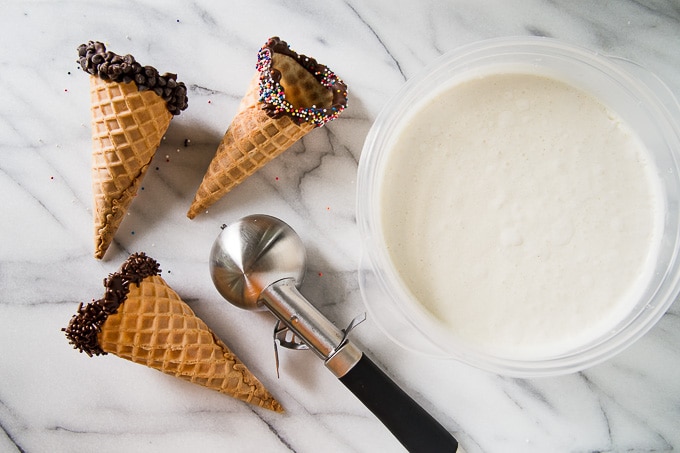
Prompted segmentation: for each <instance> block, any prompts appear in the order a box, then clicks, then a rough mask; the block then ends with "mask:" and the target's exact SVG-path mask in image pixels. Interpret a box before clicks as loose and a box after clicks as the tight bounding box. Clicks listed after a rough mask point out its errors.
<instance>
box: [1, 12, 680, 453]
mask: <svg viewBox="0 0 680 453" xmlns="http://www.w3.org/2000/svg"><path fill="white" fill-rule="evenodd" d="M511 35H541V36H551V37H555V38H559V39H562V40H565V41H568V42H572V43H575V44H580V45H583V46H587V47H589V48H591V49H593V50H596V51H598V52H601V53H603V54H608V55H616V56H620V57H624V58H628V59H631V60H633V61H636V62H638V63H640V64H642V65H644V66H646V67H648V68H649V69H650V70H652V71H654V72H655V73H656V74H657V75H658V76H659V77H661V78H662V79H663V80H664V81H665V82H666V83H667V84H668V85H669V86H670V87H671V89H672V90H673V91H674V92H675V93H676V94H678V95H680V53H678V51H677V50H678V48H679V45H680V4H679V3H678V2H677V0H672V1H661V0H659V1H649V2H637V1H630V0H622V1H619V2H590V1H572V2H567V1H564V2H555V1H550V0H533V1H530V2H521V3H520V2H505V1H502V0H493V1H487V2H471V1H458V0H428V1H424V2H411V1H407V0H397V1H394V0H393V1H387V0H372V1H370V2H360V1H354V0H347V1H342V2H341V1H337V2H336V1H333V2H314V3H312V2H304V1H300V2H288V1H270V0H262V1H260V2H250V1H229V2H210V1H207V0H197V1H194V2H182V1H178V0H170V1H164V2H160V1H153V0H144V1H139V2H120V1H119V2H74V1H64V2H33V1H12V0H9V1H7V0H6V1H3V2H2V12H1V13H0V37H1V41H2V43H3V44H2V46H0V87H2V96H1V99H2V100H1V102H0V156H2V157H1V158H0V206H1V207H2V216H0V234H1V237H2V245H1V246H0V359H1V361H0V451H3V452H12V451H18V452H40V451H50V452H62V451H63V452H78V451H83V452H85V451H101V452H118V451H145V452H148V451H187V450H192V451H205V452H209V451H267V452H286V451H294V452H298V453H303V452H317V451H329V452H330V451H332V452H344V451H362V452H373V451H382V452H387V451H402V447H401V445H400V444H399V443H398V442H397V441H396V439H395V438H394V437H393V436H392V435H391V434H390V433H389V432H388V431H387V430H386V429H385V428H384V427H383V426H382V425H381V423H380V422H379V421H378V420H377V419H376V418H375V417H374V416H373V415H372V414H371V413H370V412H369V411H368V410H367V409H366V408H365V407H364V406H363V405H362V404H361V403H360V402H359V401H358V400H357V399H356V398H355V397H354V396H353V395H352V394H351V393H350V392H349V391H348V390H347V389H346V388H345V387H344V386H343V385H342V384H341V383H339V382H338V381H337V380H336V379H335V378H334V377H333V376H332V375H331V373H330V372H329V371H328V370H326V369H325V368H324V367H323V365H322V363H321V362H320V361H319V360H318V359H317V358H316V357H315V356H314V355H313V354H312V353H311V352H309V351H307V352H298V351H288V350H284V351H282V353H281V377H280V378H278V379H277V377H276V370H275V365H274V354H273V346H272V339H271V335H272V329H273V324H274V322H273V318H272V317H271V316H268V315H267V314H253V313H250V312H246V311H242V310H239V309H236V308H234V307H232V306H229V305H227V304H226V302H224V301H223V300H222V299H221V297H220V296H219V294H218V293H217V292H216V291H215V289H214V287H213V285H212V282H211V280H210V276H209V274H208V267H207V257H208V253H209V250H210V246H211V244H212V242H213V240H214V239H215V237H216V236H217V234H218V233H219V231H220V226H221V225H222V224H223V223H228V222H230V221H233V220H235V219H238V218H240V217H242V216H244V215H248V214H253V213H264V214H271V215H275V216H278V217H280V218H282V219H284V220H285V221H286V222H288V223H289V224H290V225H291V226H293V227H294V228H295V229H296V230H297V232H298V233H299V235H300V236H301V237H302V239H303V241H304V242H305V244H306V246H307V253H308V270H307V275H306V279H305V282H304V284H303V286H302V288H301V290H302V292H303V293H304V294H305V295H306V296H307V297H308V298H309V299H310V300H312V301H314V302H315V303H316V305H317V307H318V308H319V310H321V311H322V312H323V313H324V314H325V315H326V316H327V317H328V318H330V319H331V320H333V321H334V322H336V323H337V324H338V325H342V326H344V325H347V324H348V323H349V322H350V320H351V319H352V318H353V317H354V316H356V315H357V314H359V313H361V312H363V311H364V306H363V303H362V300H361V295H360V292H359V287H358V282H357V266H358V262H359V259H360V255H361V247H360V245H359V234H358V230H357V226H356V218H355V190H356V176H357V165H358V162H359V158H360V155H361V150H362V144H363V140H364V138H365V136H366V134H367V133H368V130H369V128H370V126H371V124H372V122H373V121H374V119H375V118H376V116H377V114H378V113H379V111H380V109H381V107H382V106H383V105H384V104H385V103H386V102H387V100H388V99H389V98H390V96H392V95H393V94H394V93H395V92H396V91H397V90H398V89H399V88H400V86H401V85H402V84H403V83H404V82H405V81H406V80H407V79H409V78H410V77H412V76H414V75H415V74H417V73H418V72H419V71H420V70H421V69H422V68H423V67H424V66H425V65H427V64H428V63H431V62H432V61H433V60H434V59H436V58H437V57H438V56H440V55H442V54H443V53H445V52H447V51H449V50H452V49H454V48H456V47H458V46H460V45H463V44H467V43H470V42H474V41H477V40H481V39H486V38H492V37H502V36H511ZM270 36H280V37H281V38H283V39H285V40H286V41H288V42H289V43H290V44H291V46H292V47H293V48H294V49H295V50H297V51H299V52H301V53H304V54H307V55H310V56H314V57H316V58H317V59H318V60H319V61H320V62H322V63H325V64H327V65H328V66H330V67H331V69H333V70H334V71H335V72H336V73H337V74H338V75H340V76H341V77H342V78H343V79H344V80H345V81H346V82H347V84H348V86H349V91H350V107H349V108H348V109H347V111H346V112H345V113H343V115H342V116H341V117H340V118H339V119H338V120H337V121H334V122H332V123H330V124H328V125H327V126H326V127H324V128H320V129H317V130H314V131H313V132H312V133H310V134H309V135H307V136H306V137H305V138H304V139H303V140H302V141H301V142H299V143H297V144H296V145H294V147H293V148H291V149H290V150H288V151H287V152H286V153H285V154H283V155H282V156H280V157H279V158H277V159H276V160H274V161H273V162H271V163H270V164H268V165H267V166H266V167H265V168H264V169H262V170H261V171H259V172H258V173H257V174H255V175H254V176H252V177H251V178H249V179H248V180H247V181H246V182H245V183H243V184H242V185H240V186H239V187H237V188H236V189H235V190H233V191H232V192H231V193H230V194H228V195H227V196H226V197H225V198H223V199H222V200H221V201H220V202H218V203H217V204H215V205H214V206H213V207H211V208H210V209H209V212H208V213H207V214H204V215H201V216H199V217H198V218H196V219H195V220H189V219H187V217H186V215H185V214H186V211H187V209H188V206H189V204H190V202H191V200H192V197H193V194H194V192H195V190H196V188H197V186H198V184H199V183H200V181H201V178H202V176H203V174H204V171H205V169H206V167H207V165H208V163H209V161H210V159H211V158H212V155H213V153H214V151H215V149H216V147H217V144H218V143H219V140H220V138H221V137H222V134H223V133H224V131H225V130H226V127H227V126H228V124H229V122H230V121H231V118H232V117H233V115H234V113H235V112H236V108H237V106H238V103H239V101H240V99H241V96H242V95H243V93H244V91H245V89H246V86H247V84H248V82H249V80H250V77H251V75H252V73H253V70H254V63H255V58H256V53H257V50H258V49H259V48H260V46H261V45H262V44H263V43H264V42H265V41H266V39H267V38H269V37H270ZM91 39H92V40H100V41H103V42H105V43H107V45H108V46H109V48H110V49H111V50H113V51H115V52H117V53H122V54H125V53H131V54H133V55H135V56H136V57H137V59H138V60H140V61H141V62H143V63H146V64H152V65H154V66H156V67H157V68H158V69H159V70H160V71H161V72H164V71H169V72H175V73H177V74H178V79H179V80H181V81H183V82H185V83H186V85H187V87H188V88H189V93H188V95H189V109H188V110H186V111H185V112H183V113H182V114H181V115H180V116H178V117H176V118H174V119H173V121H172V123H171V125H170V129H169V130H168V132H167V134H166V138H165V139H164V140H163V142H162V144H161V147H160V149H159V150H158V152H157V154H156V158H155V160H154V163H153V165H152V167H153V168H152V169H151V170H150V171H149V173H148V174H147V176H146V178H145V180H144V183H143V190H141V191H140V193H139V195H138V197H137V198H136V199H135V200H134V202H133V204H132V206H131V209H130V211H129V215H128V216H127V217H126V218H125V220H124V221H123V224H122V225H121V228H120V230H119V231H118V233H117V236H116V240H115V243H114V244H113V245H112V247H111V249H110V250H109V252H108V254H107V255H106V257H105V259H104V260H102V261H98V260H95V259H94V258H93V256H92V247H93V246H92V202H91V196H92V195H91V185H90V184H91V183H90V149H91V143H90V142H91V138H90V124H89V122H90V113H89V95H88V81H87V76H86V75H85V74H84V73H83V72H82V71H80V69H79V67H78V65H77V64H76V56H77V54H76V50H75V49H76V47H77V46H78V45H79V44H80V43H82V42H87V41H88V40H91ZM135 251H145V252H147V253H148V254H149V255H151V256H153V257H154V258H156V259H157V260H158V261H159V262H160V263H161V267H162V269H163V276H164V278H165V279H166V280H167V281H168V283H169V284H170V285H171V286H172V287H173V288H174V289H175V290H176V291H177V292H178V293H179V294H180V295H181V296H182V297H183V298H184V299H185V300H186V301H187V303H189V304H190V305H191V306H192V308H193V309H194V310H195V311H196V313H197V314H199V315H200V316H201V317H202V318H204V319H205V320H206V322H207V323H208V324H209V325H210V326H211V327H212V328H213V329H214V330H215V331H216V332H217V334H218V335H219V336H221V337H222V338H223V339H224V340H225V342H226V343H227V344H229V345H230V346H231V348H232V349H233V350H234V351H235V352H236V353H237V354H238V355H239V356H240V357H241V358H242V359H243V361H244V362H245V363H246V364H247V366H248V367H249V368H250V369H251V370H252V371H253V372H254V373H255V374H256V375H257V376H258V377H259V378H260V379H261V380H262V381H263V382H264V384H265V385H266V386H267V387H268V389H269V390H270V391H271V392H272V393H273V394H275V396H276V397H277V398H278V399H279V400H280V401H281V402H282V404H283V405H284V406H285V407H286V409H287V411H286V412H285V414H282V415H281V414H276V413H273V412H270V411H266V410H259V409H256V408H253V407H251V406H249V405H247V404H245V403H242V402H239V401H237V400H235V399H232V398H229V397H226V396H223V395H221V394H219V393H216V392H213V391H210V390H206V389H203V388H200V387H198V386H194V385H191V384H187V383H185V382H182V381H180V380H178V379H175V378H172V377H169V376H166V375H163V374H161V373H159V372H157V371H154V370H151V369H148V368H146V367H143V366H138V365H135V364H132V363H130V362H128V361H125V360H121V359H119V358H118V357H115V356H113V355H108V356H102V357H95V358H89V357H87V356H86V355H84V354H78V353H77V352H76V351H74V350H73V349H72V347H71V346H70V345H69V344H68V343H67V341H66V340H65V338H64V335H63V333H62V332H61V331H60V329H61V328H62V327H64V326H65V325H66V323H67V322H68V320H69V318H70V317H71V315H72V314H73V313H74V312H75V310H76V307H77V304H78V302H81V301H82V302H88V301H90V300H91V299H92V298H99V297H101V295H102V290H103V287H102V279H103V278H104V277H105V276H107V275H108V274H109V273H110V272H113V271H115V270H116V269H117V268H118V266H119V265H120V263H121V262H122V261H123V260H124V259H125V258H126V257H127V256H128V255H129V254H130V253H132V252H135ZM353 335H354V337H353V338H354V339H355V341H356V343H357V344H359V345H360V346H361V347H362V348H363V349H364V350H365V351H367V352H368V353H370V354H371V356H372V357H373V359H374V360H375V361H376V362H377V363H379V364H380V366H381V367H382V368H383V369H384V370H385V371H386V372H387V373H388V374H389V375H390V376H392V377H393V378H394V380H395V381H396V382H398V383H399V384H400V385H401V386H402V387H403V388H404V389H405V390H406V391H407V392H408V393H409V394H410V395H412V396H413V397H414V399H416V400H417V401H418V402H419V403H420V404H421V405H422V406H424V407H425V408H426V409H427V410H428V411H430V412H431V413H432V414H433V415H434V416H435V417H436V418H437V419H438V420H439V421H441V423H442V424H443V425H444V426H445V427H446V428H447V429H448V430H450V431H451V432H452V433H453V434H454V435H455V436H456V437H457V438H458V439H459V441H460V443H461V445H462V446H463V447H464V449H465V450H466V451H467V452H468V453H474V452H604V451H606V452H618V451H627V452H661V451H674V450H676V449H680V429H678V428H679V427H680V422H679V420H680V305H678V304H677V303H676V304H675V305H674V306H673V307H671V309H670V310H669V312H668V313H667V314H666V315H665V316H664V317H663V318H662V319H661V320H660V322H659V323H658V324H657V325H656V326H655V327H654V328H653V329H652V330H651V331H650V332H649V333H648V334H647V335H646V336H645V337H643V338H642V339H641V340H640V341H639V342H637V343H636V344H635V345H633V346H632V347H631V348H629V349H628V350H626V351H625V352H623V353H621V354H620V355H618V356H617V357H615V358H613V359H610V360H608V361H607V362H605V363H602V364H600V365H597V366H595V367H593V368H590V369H588V370H585V371H583V372H580V373H576V374H571V375H567V376H562V377H552V378H541V379H515V378H507V377H501V376H497V375H494V374H491V373H487V372H484V371H480V370H477V369H474V368H471V367H469V366H467V365H464V364H461V363H458V362H455V361H442V360H436V359H430V358H427V357H423V356H420V355H417V354H415V353H411V352H408V351H405V350H403V349H401V348H400V347H399V346H397V345H395V344H393V343H392V342H391V341H390V340H389V339H388V338H387V337H386V336H385V335H384V334H383V333H382V332H381V331H380V330H379V329H378V328H377V327H376V325H375V324H374V322H373V320H372V319H370V318H369V319H368V320H367V321H366V322H365V323H363V324H362V325H360V326H359V327H358V328H357V329H356V330H355V331H354V333H353Z"/></svg>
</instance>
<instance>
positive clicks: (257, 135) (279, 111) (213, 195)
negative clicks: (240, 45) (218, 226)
mask: <svg viewBox="0 0 680 453" xmlns="http://www.w3.org/2000/svg"><path fill="white" fill-rule="evenodd" d="M256 69H257V71H256V73H255V76H254V78H253V80H252V82H251V84H250V87H249V89H248V92H247V93H246V94H245V96H244V97H243V99H242V100H241V103H240V105H239V109H238V112H237V113H236V116H235V117H234V119H233V120H232V122H231V124H230V126H229V128H228V129H227V132H226V133H225V134H224V137H223V138H222V141H221V142H220V145H219V147H218V148H217V152H216V154H215V157H214V158H213V159H212V162H211V163H210V166H209V167H208V170H207V171H206V174H205V176H204V177H203V181H202V182H201V185H200V186H199V188H198V190H197V192H196V195H195V196H194V200H193V202H192V204H191V207H190V208H189V211H188V213H187V216H188V217H189V218H190V219H193V218H194V217H196V215H198V214H199V213H200V212H203V211H205V210H206V209H207V208H208V207H209V206H211V205H212V204H213V203H215V202H216V201H217V200H219V199H220V198H221V197H222V196H224V195H225V194H226V193H227V192H229V191H230V190H231V189H232V188H234V187H235V186H236V185H238V184H239V183H241V182H242V181H243V180H244V179H246V178H247V177H248V176H250V175H252V174H253V173H255V172H256V171H257V170H258V169H260V168H262V167H263V166H264V165H265V164H266V163H267V162H269V161H271V160H272V159H274V158H275V157H276V156H278V155H279V154H281V153H282V152H283V151H285V150H286V149H288V148H289V147H290V146H291V145H292V144H293V143H295V142H296V141H298V140H300V139H301V138H302V137H303V136H304V135H306V134H307V133H309V132H310V131H311V130H312V129H314V128H315V127H320V126H323V125H324V124H326V123H327V122H329V121H331V120H333V119H335V118H337V117H338V115H340V113H342V111H343V110H344V109H345V107H346V106H347V86H346V85H345V83H344V82H343V81H342V80H340V78H338V77H337V76H336V75H335V74H334V73H333V72H332V71H331V70H330V69H328V67H326V66H324V65H322V64H319V63H317V61H316V60H315V59H314V58H310V57H307V56H305V55H300V54H297V53H296V52H294V51H292V50H291V49H290V47H289V46H288V44H287V43H286V42H285V41H282V40H280V39H279V38H277V37H274V38H270V39H269V40H268V41H267V43H266V44H265V45H264V46H263V47H262V48H261V49H260V51H259V53H258V57H257V66H256Z"/></svg>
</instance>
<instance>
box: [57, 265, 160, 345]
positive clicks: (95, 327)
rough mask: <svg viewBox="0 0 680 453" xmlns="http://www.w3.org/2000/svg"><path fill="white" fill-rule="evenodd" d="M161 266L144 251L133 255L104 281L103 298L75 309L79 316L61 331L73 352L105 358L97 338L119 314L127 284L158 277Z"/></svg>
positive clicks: (73, 318)
mask: <svg viewBox="0 0 680 453" xmlns="http://www.w3.org/2000/svg"><path fill="white" fill-rule="evenodd" d="M160 272H161V269H160V266H159V264H158V262H157V261H156V260H154V259H153V258H151V257H149V256H147V255H146V254H145V253H144V252H139V253H134V254H132V255H130V257H129V258H128V259H127V260H126V261H125V262H124V263H123V264H122V266H121V267H120V270H119V271H118V272H115V273H113V274H110V275H109V277H108V278H105V279H104V287H105V288H106V292H105V293H104V297H102V298H101V299H99V300H95V301H92V302H90V303H89V304H87V305H83V304H82V303H81V304H80V305H79V306H78V313H77V314H75V315H73V317H72V318H71V320H70V321H69V323H68V327H66V328H64V329H61V330H62V331H63V332H65V333H66V338H68V340H69V343H70V344H72V345H73V348H74V349H78V350H80V352H84V353H86V354H87V355H89V356H90V357H92V356H93V355H106V354H107V353H106V351H104V350H103V349H102V348H101V346H100V345H99V341H98V340H97V335H98V334H99V332H101V330H102V325H103V324H104V322H106V319H107V318H108V317H109V315H112V314H114V313H116V312H117V311H118V307H120V305H121V304H122V303H123V302H125V299H127V295H128V293H129V291H130V283H135V284H137V285H139V283H140V282H141V281H142V280H144V279H145V278H147V277H151V276H154V275H159V274H160Z"/></svg>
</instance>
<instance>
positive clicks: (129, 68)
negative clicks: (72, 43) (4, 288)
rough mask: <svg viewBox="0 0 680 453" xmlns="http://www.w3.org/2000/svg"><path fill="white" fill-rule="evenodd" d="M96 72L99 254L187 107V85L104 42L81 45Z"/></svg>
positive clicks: (82, 60)
mask: <svg viewBox="0 0 680 453" xmlns="http://www.w3.org/2000/svg"><path fill="white" fill-rule="evenodd" d="M78 63H79V64H80V67H81V68H82V69H83V71H85V72H87V73H88V74H90V109H91V112H92V191H93V213H94V215H93V217H94V249H95V250H94V256H95V257H96V258H99V259H101V258H103V256H104V254H105V253H106V250H107V249H108V248H109V246H110V245H111V242H112V241H113V237H114V235H115V234H116V231H117V230H118V227H119V226H120V224H121V222H122V220H123V218H124V216H125V213H126V212H127V210H128V208H129V206H130V204H131V203H132V200H133V198H134V197H135V196H136V195H137V192H138V190H139V188H140V186H141V183H142V179H143V178H144V175H145V174H146V172H147V170H148V168H149V165H150V164H151V160H152V159H153V157H154V154H155V153H156V150H157V149H158V147H159V145H160V143H161V140H162V139H163V135H164V134H165V132H166V131H167V129H168V126H169V125H170V120H171V119H172V118H173V116H174V115H179V113H180V112H181V111H182V110H184V109H186V107H187V96H186V86H185V85H184V84H183V83H182V82H177V76H176V75H175V74H169V73H165V74H162V75H161V74H159V73H158V71H157V70H156V69H155V68H153V67H151V66H142V65H141V64H140V63H138V62H137V61H136V60H135V58H134V57H133V56H132V55H124V56H121V55H116V54H115V53H113V52H111V51H107V50H106V47H105V45H104V44H103V43H101V42H95V41H90V42H88V43H87V44H81V45H80V46H79V47H78Z"/></svg>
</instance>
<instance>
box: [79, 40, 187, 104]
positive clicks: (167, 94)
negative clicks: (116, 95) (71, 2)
mask: <svg viewBox="0 0 680 453" xmlns="http://www.w3.org/2000/svg"><path fill="white" fill-rule="evenodd" d="M77 61H78V63H79V64H80V67H81V69H82V70H83V71H85V72H87V73H88V74H90V75H93V76H96V77H99V78H100V79H102V80H107V81H112V82H118V83H130V82H134V83H135V85H136V86H137V89H138V90H139V91H147V90H150V91H153V92H155V93H156V94H157V95H158V96H160V97H161V98H162V99H163V100H164V101H165V104H166V106H167V107H168V111H169V112H170V113H172V114H173V115H179V114H180V113H181V111H182V110H184V109H186V108H187V106H188V98H187V88H186V86H185V85H184V83H183V82H178V81H177V74H170V73H167V72H166V73H165V74H163V75H160V74H159V73H158V70H157V69H156V68H154V67H153V66H142V65H141V64H140V63H138V62H137V61H136V60H135V57H133V56H132V55H130V54H128V55H124V56H121V55H117V54H115V53H113V52H111V51H109V50H106V46H105V45H104V44H103V43H101V42H99V41H89V42H88V43H87V44H81V45H80V46H78V60H77Z"/></svg>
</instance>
